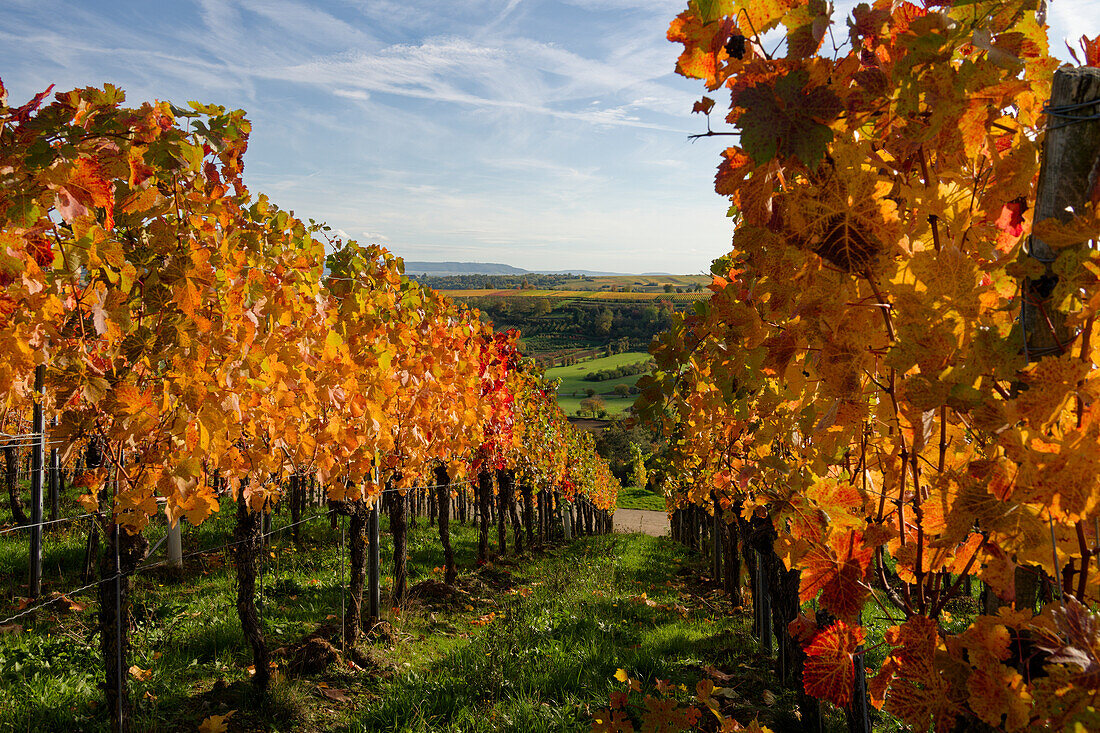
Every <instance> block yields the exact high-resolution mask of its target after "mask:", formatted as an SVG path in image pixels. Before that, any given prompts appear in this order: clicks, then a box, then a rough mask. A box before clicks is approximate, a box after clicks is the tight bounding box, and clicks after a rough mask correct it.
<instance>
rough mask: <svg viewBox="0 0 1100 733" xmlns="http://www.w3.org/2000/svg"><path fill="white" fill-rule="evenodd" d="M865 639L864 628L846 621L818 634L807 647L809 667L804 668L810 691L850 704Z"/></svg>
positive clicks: (831, 699) (804, 678)
mask: <svg viewBox="0 0 1100 733" xmlns="http://www.w3.org/2000/svg"><path fill="white" fill-rule="evenodd" d="M862 643H863V628H862V627H860V626H849V625H848V624H846V623H844V622H843V621H837V622H836V623H835V624H833V625H832V626H830V627H829V628H827V629H825V630H824V631H822V632H821V633H820V634H818V635H817V636H816V637H814V640H813V641H812V642H810V645H809V646H808V647H806V667H805V668H804V670H803V672H802V682H803V685H804V687H805V689H806V694H808V695H813V696H814V697H816V698H818V699H820V700H827V701H829V702H831V703H833V704H834V705H837V706H839V707H842V708H843V707H847V706H848V704H849V703H850V702H851V701H852V686H853V685H852V683H853V682H854V681H855V678H856V670H855V662H854V661H853V660H854V659H855V656H854V655H855V652H856V650H857V648H858V647H859V645H860V644H862Z"/></svg>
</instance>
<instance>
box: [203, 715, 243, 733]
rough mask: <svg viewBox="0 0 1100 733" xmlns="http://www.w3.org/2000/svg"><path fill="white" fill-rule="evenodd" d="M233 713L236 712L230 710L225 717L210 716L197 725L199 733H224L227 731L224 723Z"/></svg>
mask: <svg viewBox="0 0 1100 733" xmlns="http://www.w3.org/2000/svg"><path fill="white" fill-rule="evenodd" d="M235 712H237V711H236V710H230V711H229V712H228V713H226V714H225V715H211V716H210V717H209V718H207V719H206V720H204V721H202V723H201V724H200V725H199V733H225V731H226V730H228V729H229V726H228V725H227V724H226V722H225V721H227V720H229V718H230V717H231V716H232V715H233V713H235Z"/></svg>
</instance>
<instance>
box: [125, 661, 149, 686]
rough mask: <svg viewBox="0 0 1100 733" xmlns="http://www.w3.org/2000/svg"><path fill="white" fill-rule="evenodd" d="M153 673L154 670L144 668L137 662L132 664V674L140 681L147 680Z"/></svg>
mask: <svg viewBox="0 0 1100 733" xmlns="http://www.w3.org/2000/svg"><path fill="white" fill-rule="evenodd" d="M152 675H153V670H151V669H142V668H141V667H139V666H137V665H136V664H134V665H131V666H130V676H131V677H133V678H134V679H135V680H137V681H138V682H145V681H147V680H148V679H149V678H150V677H151V676H152Z"/></svg>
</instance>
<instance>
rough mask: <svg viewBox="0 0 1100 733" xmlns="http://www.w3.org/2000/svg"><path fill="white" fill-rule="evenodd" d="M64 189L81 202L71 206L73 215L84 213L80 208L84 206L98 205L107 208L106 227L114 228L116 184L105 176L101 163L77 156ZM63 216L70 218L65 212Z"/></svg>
mask: <svg viewBox="0 0 1100 733" xmlns="http://www.w3.org/2000/svg"><path fill="white" fill-rule="evenodd" d="M62 191H64V192H66V193H67V194H68V195H69V196H70V197H71V198H72V199H75V200H76V202H77V204H79V206H77V207H70V208H69V210H70V212H72V214H71V215H72V216H74V217H75V216H79V215H80V214H81V213H82V212H81V211H80V209H82V208H84V207H88V206H98V207H101V208H103V209H105V210H106V212H107V220H106V222H105V225H106V228H107V229H113V228H114V226H115V193H114V185H113V184H112V183H110V182H109V181H107V180H106V179H105V178H104V177H103V172H102V170H101V168H100V166H99V163H97V162H96V161H95V160H93V159H91V158H77V161H76V164H75V165H74V166H73V170H72V173H71V174H70V175H69V180H68V181H67V182H66V183H65V185H64V187H63V188H62ZM59 200H60V197H59ZM62 216H65V218H66V219H68V218H69V217H68V216H66V215H65V212H62Z"/></svg>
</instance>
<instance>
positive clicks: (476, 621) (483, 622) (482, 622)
mask: <svg viewBox="0 0 1100 733" xmlns="http://www.w3.org/2000/svg"><path fill="white" fill-rule="evenodd" d="M496 617H497V612H496V611H491V612H489V613H487V614H485V615H484V616H479V617H478V618H472V619H470V626H487V625H489V624H491V623H492V622H493V620H494V619H495V618H496Z"/></svg>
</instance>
